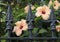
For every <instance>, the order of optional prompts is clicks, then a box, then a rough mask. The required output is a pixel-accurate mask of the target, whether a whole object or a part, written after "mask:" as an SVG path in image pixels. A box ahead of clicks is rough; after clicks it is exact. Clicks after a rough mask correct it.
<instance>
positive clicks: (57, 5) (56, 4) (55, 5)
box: [48, 0, 60, 10]
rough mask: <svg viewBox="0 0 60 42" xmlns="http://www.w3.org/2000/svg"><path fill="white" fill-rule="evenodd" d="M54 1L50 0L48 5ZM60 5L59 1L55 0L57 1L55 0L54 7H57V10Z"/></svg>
mask: <svg viewBox="0 0 60 42" xmlns="http://www.w3.org/2000/svg"><path fill="white" fill-rule="evenodd" d="M52 3H53V2H52V0H50V2H49V4H48V6H49V7H50V6H51V4H52ZM59 7H60V3H59V2H58V1H57V0H55V1H54V9H55V10H58V9H59Z"/></svg>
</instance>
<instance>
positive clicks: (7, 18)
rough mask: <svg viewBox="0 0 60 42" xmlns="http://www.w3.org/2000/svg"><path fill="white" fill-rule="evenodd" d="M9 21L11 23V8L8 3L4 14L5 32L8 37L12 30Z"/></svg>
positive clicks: (8, 41)
mask: <svg viewBox="0 0 60 42" xmlns="http://www.w3.org/2000/svg"><path fill="white" fill-rule="evenodd" d="M11 23H12V9H11V6H10V4H8V9H7V14H6V32H7V37H8V38H9V37H10V36H11V30H12V26H11ZM7 42H11V40H7Z"/></svg>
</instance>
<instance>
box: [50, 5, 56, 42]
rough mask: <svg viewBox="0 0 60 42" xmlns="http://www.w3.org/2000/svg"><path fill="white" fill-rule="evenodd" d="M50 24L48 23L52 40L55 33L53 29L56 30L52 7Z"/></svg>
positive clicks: (53, 41)
mask: <svg viewBox="0 0 60 42" xmlns="http://www.w3.org/2000/svg"><path fill="white" fill-rule="evenodd" d="M50 19H51V23H50V28H51V34H52V38H54V37H56V32H55V28H56V24H55V22H56V18H55V15H54V8H53V6H52V8H51V17H50ZM51 42H56V40H54V39H52V40H51Z"/></svg>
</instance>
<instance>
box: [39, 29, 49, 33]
mask: <svg viewBox="0 0 60 42" xmlns="http://www.w3.org/2000/svg"><path fill="white" fill-rule="evenodd" d="M46 32H48V31H47V30H45V29H41V30H40V31H39V33H46Z"/></svg>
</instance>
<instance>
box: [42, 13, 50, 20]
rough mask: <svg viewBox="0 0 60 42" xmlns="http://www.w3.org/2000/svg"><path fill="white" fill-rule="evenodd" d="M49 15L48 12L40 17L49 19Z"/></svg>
mask: <svg viewBox="0 0 60 42" xmlns="http://www.w3.org/2000/svg"><path fill="white" fill-rule="evenodd" d="M49 17H50V15H49V14H45V15H42V18H43V19H44V20H48V19H49Z"/></svg>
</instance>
